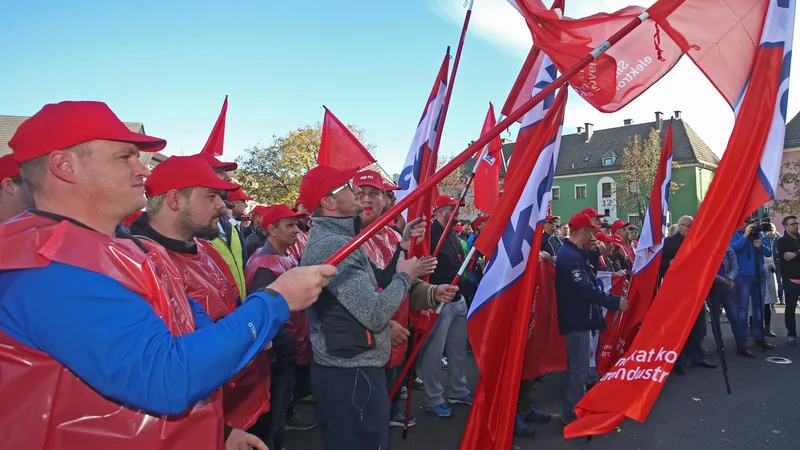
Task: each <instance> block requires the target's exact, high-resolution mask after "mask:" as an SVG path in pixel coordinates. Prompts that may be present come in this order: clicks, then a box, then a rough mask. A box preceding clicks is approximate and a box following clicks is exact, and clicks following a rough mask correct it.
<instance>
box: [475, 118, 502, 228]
mask: <svg viewBox="0 0 800 450" xmlns="http://www.w3.org/2000/svg"><path fill="white" fill-rule="evenodd" d="M495 125H497V120H496V119H495V117H494V106H493V105H492V104H491V102H490V103H489V111H488V112H487V113H486V119H485V120H484V121H483V129H481V136H483V135H484V134H486V132H488V131H489V130H491V129H492V128H494V126H495ZM485 150H486V154H484V152H483V151H481V152H478V154H477V155H476V156H475V164H478V167H477V169H476V171H475V188H474V193H475V207H476V208H478V209H480V210H481V211H483V212H485V213H486V214H492V213H493V212H494V205H495V204H497V199H498V198H500V165H501V164H503V162H502V161H501V160H500V158H502V157H503V141H502V140H501V139H500V136H497V137H496V138H495V139H492V140H491V142H489V144H487V145H486V149H485Z"/></svg>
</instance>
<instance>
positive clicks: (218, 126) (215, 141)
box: [200, 95, 228, 156]
mask: <svg viewBox="0 0 800 450" xmlns="http://www.w3.org/2000/svg"><path fill="white" fill-rule="evenodd" d="M227 115H228V96H227V95H226V96H225V101H224V102H222V111H220V112H219V117H218V118H217V122H216V123H215V124H214V129H213V130H211V135H210V136H209V137H208V141H206V145H204V146H203V149H202V150H200V153H207V154H209V155H211V156H222V149H223V146H224V144H225V117H226V116H227Z"/></svg>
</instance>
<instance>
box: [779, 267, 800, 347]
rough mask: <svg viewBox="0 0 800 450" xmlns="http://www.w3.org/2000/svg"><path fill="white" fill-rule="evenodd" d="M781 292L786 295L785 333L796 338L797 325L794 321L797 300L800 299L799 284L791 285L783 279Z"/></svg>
mask: <svg viewBox="0 0 800 450" xmlns="http://www.w3.org/2000/svg"><path fill="white" fill-rule="evenodd" d="M783 292H784V294H785V295H786V312H785V313H784V317H783V318H784V320H785V321H786V331H787V332H788V333H787V334H788V335H789V336H793V337H797V323H796V322H795V320H794V316H795V310H796V309H797V298H798V297H800V284H795V283H792V282H791V281H790V280H789V279H788V278H785V277H784V279H783Z"/></svg>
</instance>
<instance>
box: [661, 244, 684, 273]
mask: <svg viewBox="0 0 800 450" xmlns="http://www.w3.org/2000/svg"><path fill="white" fill-rule="evenodd" d="M681 244H683V235H682V234H680V233H677V234H673V235H672V236H670V237H668V238H666V239H664V248H663V250H661V266H660V267H659V276H660V277H661V278H664V275H666V274H667V269H669V266H670V264H672V260H673V259H675V257H676V256H677V255H678V250H679V249H680V248H681Z"/></svg>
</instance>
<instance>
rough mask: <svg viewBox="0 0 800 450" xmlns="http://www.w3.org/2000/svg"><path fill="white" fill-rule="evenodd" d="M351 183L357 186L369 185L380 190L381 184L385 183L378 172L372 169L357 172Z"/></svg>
mask: <svg viewBox="0 0 800 450" xmlns="http://www.w3.org/2000/svg"><path fill="white" fill-rule="evenodd" d="M353 183H354V184H355V185H356V186H359V187H360V186H370V187H374V188H375V189H381V190H383V185H384V184H385V183H384V182H383V177H381V174H379V173H378V172H376V171H374V170H365V171H363V172H358V173H357V174H356V176H355V178H353Z"/></svg>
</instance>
